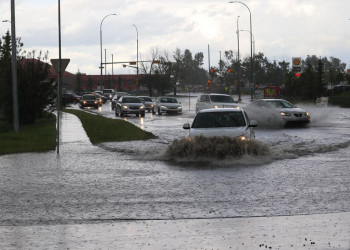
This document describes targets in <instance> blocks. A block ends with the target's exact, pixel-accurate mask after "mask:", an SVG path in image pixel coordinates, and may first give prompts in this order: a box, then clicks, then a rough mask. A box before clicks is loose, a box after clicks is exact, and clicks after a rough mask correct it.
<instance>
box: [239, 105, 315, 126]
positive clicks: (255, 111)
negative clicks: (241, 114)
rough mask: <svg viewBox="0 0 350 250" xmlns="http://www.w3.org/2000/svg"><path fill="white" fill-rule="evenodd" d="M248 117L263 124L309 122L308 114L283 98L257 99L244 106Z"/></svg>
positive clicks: (275, 124)
mask: <svg viewBox="0 0 350 250" xmlns="http://www.w3.org/2000/svg"><path fill="white" fill-rule="evenodd" d="M245 110H246V112H247V113H248V115H249V117H251V118H252V119H254V120H257V121H258V122H259V124H261V125H263V126H278V127H282V126H284V125H286V124H287V123H301V124H307V123H310V121H311V117H310V114H309V113H308V112H307V111H305V110H304V109H301V108H298V107H296V106H294V105H293V104H292V103H290V102H288V101H286V100H284V99H259V100H256V101H253V102H252V103H250V104H248V105H247V106H246V108H245Z"/></svg>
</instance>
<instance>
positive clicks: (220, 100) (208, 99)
mask: <svg viewBox="0 0 350 250" xmlns="http://www.w3.org/2000/svg"><path fill="white" fill-rule="evenodd" d="M237 107H238V106H237V105H236V103H235V101H234V100H233V98H232V97H231V96H230V95H225V94H202V95H200V96H199V97H198V99H197V103H196V113H198V112H199V111H201V110H202V109H212V108H237Z"/></svg>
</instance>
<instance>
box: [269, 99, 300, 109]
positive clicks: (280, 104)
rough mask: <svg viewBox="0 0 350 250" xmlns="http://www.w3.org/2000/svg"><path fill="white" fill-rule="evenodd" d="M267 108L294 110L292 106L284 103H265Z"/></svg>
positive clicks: (278, 101) (277, 101)
mask: <svg viewBox="0 0 350 250" xmlns="http://www.w3.org/2000/svg"><path fill="white" fill-rule="evenodd" d="M266 104H267V107H268V108H294V106H293V104H291V103H289V102H286V101H280V100H275V101H266Z"/></svg>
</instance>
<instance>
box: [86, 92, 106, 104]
mask: <svg viewBox="0 0 350 250" xmlns="http://www.w3.org/2000/svg"><path fill="white" fill-rule="evenodd" d="M88 94H90V95H93V96H95V97H96V99H97V102H98V105H99V106H102V104H103V103H104V100H105V99H106V97H105V96H101V95H100V94H98V93H96V92H92V93H88Z"/></svg>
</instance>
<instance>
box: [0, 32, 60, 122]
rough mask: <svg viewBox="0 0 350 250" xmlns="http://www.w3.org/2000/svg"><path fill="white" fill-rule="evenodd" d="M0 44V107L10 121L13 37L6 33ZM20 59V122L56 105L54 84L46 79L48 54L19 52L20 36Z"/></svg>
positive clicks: (18, 58) (11, 115) (36, 116)
mask: <svg viewBox="0 0 350 250" xmlns="http://www.w3.org/2000/svg"><path fill="white" fill-rule="evenodd" d="M3 40H4V41H3V42H1V43H0V45H1V46H0V65H1V67H0V90H1V91H0V97H1V101H0V107H1V109H2V111H3V115H4V118H5V119H6V120H7V121H9V122H11V121H12V120H13V103H12V72H11V68H12V63H11V61H12V57H11V47H12V44H11V36H10V33H9V32H7V33H6V35H5V36H4V37H3ZM15 46H16V53H17V54H16V59H17V86H18V111H19V122H20V124H25V123H32V122H34V121H35V120H36V119H37V118H38V117H40V116H41V115H42V114H43V111H44V110H46V109H48V108H50V106H52V105H53V101H54V98H55V86H54V85H53V84H52V83H51V82H48V81H47V76H48V68H49V67H50V66H49V65H48V64H47V63H45V62H43V61H42V60H47V55H48V53H45V55H42V52H40V53H39V55H38V56H36V55H35V51H32V52H29V53H26V52H23V53H22V55H20V52H21V47H22V46H23V43H22V42H21V39H20V38H18V39H17V41H16V45H15Z"/></svg>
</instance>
